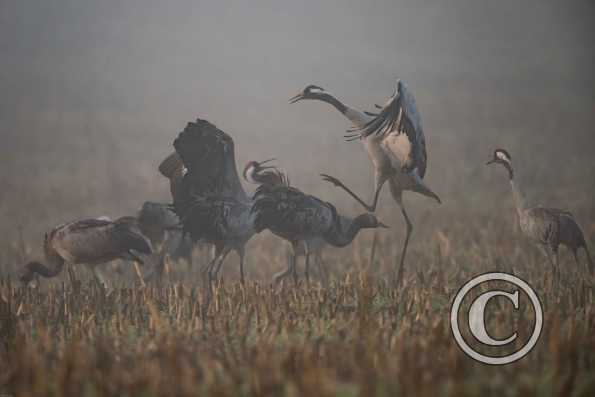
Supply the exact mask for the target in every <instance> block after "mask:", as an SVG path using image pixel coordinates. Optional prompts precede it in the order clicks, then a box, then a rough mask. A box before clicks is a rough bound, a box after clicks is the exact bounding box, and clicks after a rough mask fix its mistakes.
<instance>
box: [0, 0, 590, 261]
mask: <svg viewBox="0 0 595 397" xmlns="http://www.w3.org/2000/svg"><path fill="white" fill-rule="evenodd" d="M0 59H1V62H0V120H1V123H0V137H1V138H2V139H1V144H0V145H1V146H0V186H1V193H0V233H2V235H3V236H4V241H3V242H2V244H12V241H13V240H15V239H17V238H18V236H19V235H22V236H23V238H24V239H26V240H27V241H31V242H32V243H33V244H38V243H40V242H41V241H42V236H43V233H44V232H45V231H46V230H47V229H48V228H49V227H52V226H54V225H56V224H58V223H62V222H65V221H68V220H71V219H74V218H79V217H85V216H99V215H103V214H106V215H110V216H113V217H117V216H121V215H126V214H131V213H133V212H134V211H136V209H138V208H139V207H140V205H141V204H142V202H143V201H145V200H153V201H169V200H170V199H169V189H168V184H167V181H166V180H165V179H164V178H163V177H161V176H160V175H159V174H158V172H157V169H156V167H157V165H158V164H159V162H160V161H161V160H162V159H163V157H164V156H165V155H167V154H168V153H169V152H170V151H171V150H172V146H171V144H172V141H173V139H174V138H175V137H176V135H177V133H178V132H179V131H180V130H182V129H183V128H184V126H185V124H186V122H188V121H191V120H193V119H195V118H196V117H201V118H206V119H208V120H209V121H211V122H213V123H214V124H215V125H217V126H218V127H219V128H221V129H222V130H224V131H225V132H227V133H228V134H230V135H231V136H232V137H233V138H234V140H235V142H236V156H237V159H238V167H243V165H244V164H245V163H246V162H247V161H249V160H262V159H265V158H269V157H277V158H278V162H277V163H278V165H280V166H281V167H282V168H283V169H284V170H286V171H287V172H288V173H289V175H290V178H291V180H292V182H293V184H294V185H296V186H297V187H299V188H302V189H304V190H307V191H308V192H311V193H315V194H318V195H320V196H321V197H322V198H324V199H326V200H331V201H334V202H336V203H338V204H339V206H340V207H341V208H342V209H343V210H345V211H347V212H348V213H351V214H354V213H355V212H356V208H357V207H356V206H355V205H354V204H353V203H352V202H351V201H350V200H349V199H348V198H347V197H346V196H345V195H344V194H343V193H342V192H340V191H338V190H335V189H334V188H332V187H331V186H328V185H326V184H325V183H324V182H323V181H322V180H321V179H320V177H319V176H318V174H319V173H320V172H327V173H330V174H332V175H334V176H337V177H339V178H341V179H342V180H343V181H344V182H345V183H346V184H348V185H352V186H353V187H354V188H355V190H357V191H358V192H361V194H362V195H363V196H364V197H366V198H367V197H371V194H372V171H371V166H370V163H369V161H368V159H367V156H366V154H365V152H364V151H363V149H362V147H361V145H360V144H359V143H358V142H354V143H347V142H345V141H344V140H343V138H342V135H343V132H344V131H345V129H346V128H348V127H349V124H348V123H347V121H346V119H344V118H343V116H342V115H340V114H339V113H338V112H336V111H335V110H334V109H333V108H331V107H330V106H329V105H327V104H324V103H321V102H314V101H312V102H310V101H303V102H299V103H297V104H293V105H290V104H288V99H289V98H290V97H291V96H293V95H295V94H296V93H297V92H298V91H300V90H302V89H303V88H304V87H305V86H306V85H307V84H311V83H313V84H317V85H320V86H322V87H324V88H325V89H327V90H328V91H329V92H331V93H333V94H334V95H336V96H337V97H338V98H339V99H341V100H343V101H344V102H346V103H348V104H350V105H352V106H356V107H358V108H360V109H364V110H372V109H373V104H374V103H382V102H384V100H385V99H386V97H387V96H389V95H390V94H391V93H392V91H393V87H394V83H395V81H396V78H401V79H403V80H404V81H406V82H407V83H408V84H409V86H410V88H411V89H412V91H413V93H414V94H415V96H416V99H417V103H418V106H419V108H420V111H421V114H422V119H423V123H424V130H425V133H426V139H427V145H428V157H429V159H428V171H427V175H426V179H427V183H428V185H429V186H430V187H432V189H433V190H434V191H435V192H437V193H438V194H439V195H440V196H441V198H442V200H443V202H444V204H443V205H442V206H438V205H436V204H435V203H434V202H432V201H431V200H429V199H426V198H423V197H421V196H419V195H415V194H412V193H407V194H406V195H405V202H406V204H407V207H408V209H410V210H411V213H412V218H413V219H414V223H416V226H417V225H420V226H419V227H418V228H416V231H415V234H414V237H413V243H414V244H415V241H416V240H420V239H422V240H423V238H424V235H430V234H431V232H432V231H433V230H443V229H448V228H449V225H451V224H453V223H454V222H457V221H460V220H463V221H464V220H466V219H475V220H476V221H477V222H480V223H481V222H484V223H485V221H486V219H496V220H498V219H502V222H508V223H512V221H513V220H514V218H513V212H512V199H511V196H510V192H509V185H508V183H507V181H506V174H505V172H504V171H503V170H501V169H495V168H488V167H485V166H484V163H485V162H486V161H487V160H488V159H489V157H490V156H491V154H492V151H493V149H495V148H496V147H504V148H506V149H508V150H509V151H510V153H511V154H512V157H513V161H514V165H515V167H516V169H517V171H518V172H517V173H518V175H519V178H521V180H522V182H523V187H524V190H525V191H526V193H527V195H528V196H529V199H530V202H533V203H543V204H544V205H552V206H559V207H563V208H568V209H570V210H571V211H573V213H575V215H577V217H579V220H580V223H581V224H582V225H583V227H584V228H585V229H586V230H585V231H586V234H587V235H591V236H592V235H594V233H595V206H594V205H593V203H594V200H593V197H594V195H595V178H594V175H595V160H594V158H593V149H594V147H595V145H594V143H595V139H594V138H593V134H594V132H595V131H594V130H595V128H594V127H593V126H594V123H595V77H594V73H593V71H594V70H595V2H593V1H591V0H576V1H566V2H562V1H553V0H530V1H523V2H519V1H518V0H514V1H513V0H504V1H477V0H457V1H448V2H438V1H436V2H434V1H419V0H417V1H395V0H391V1H373V2H362V1H357V2H355V1H338V0H337V1H310V2H304V1H279V0H275V1H258V2H241V1H237V2H235V1H234V2H232V1H197V0H194V1H170V2H162V1H146V0H143V1H140V0H136V1H102V2H91V1H80V0H53V1H28V0H20V1H9V0H0ZM247 189H248V190H249V191H252V189H253V187H251V186H247ZM357 211H360V209H357ZM379 212H380V214H381V216H382V217H383V218H388V219H389V221H387V223H390V224H391V226H393V227H392V228H391V231H390V233H393V234H394V235H395V236H396V237H398V241H399V244H400V242H401V239H402V237H403V235H404V224H403V221H402V220H401V218H400V214H399V213H398V211H397V209H396V206H395V204H394V203H393V202H392V200H391V199H390V197H389V194H388V189H386V192H384V195H383V197H382V199H381V206H380V210H379ZM591 244H592V242H591ZM248 249H249V248H248ZM414 249H415V247H414ZM414 252H415V251H414Z"/></svg>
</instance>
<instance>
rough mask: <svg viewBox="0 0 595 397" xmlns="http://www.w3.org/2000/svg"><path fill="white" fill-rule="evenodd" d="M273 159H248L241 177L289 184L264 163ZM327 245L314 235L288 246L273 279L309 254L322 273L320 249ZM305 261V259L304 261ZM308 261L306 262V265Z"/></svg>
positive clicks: (284, 176)
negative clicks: (284, 260)
mask: <svg viewBox="0 0 595 397" xmlns="http://www.w3.org/2000/svg"><path fill="white" fill-rule="evenodd" d="M272 160H275V159H269V160H265V161H260V162H259V161H250V162H248V163H247V164H246V166H245V167H244V172H243V174H242V175H243V177H244V180H246V181H247V182H249V183H253V184H257V185H268V186H289V184H290V183H289V178H288V177H287V175H286V174H285V173H283V172H281V171H280V170H279V169H278V168H277V167H275V166H271V165H268V166H267V165H264V164H266V163H268V162H269V161H272ZM326 246H327V244H326V243H325V241H324V239H322V238H320V237H314V238H310V239H307V240H305V241H301V242H300V243H299V244H298V245H297V249H294V248H293V246H290V248H289V250H288V252H287V257H288V260H287V268H286V269H285V270H284V271H282V272H279V273H277V274H275V276H274V280H275V282H278V281H279V280H281V279H282V278H284V277H285V276H287V275H289V274H290V273H291V272H292V271H293V270H294V269H295V262H296V261H297V259H298V257H300V256H304V257H305V256H306V253H307V254H308V255H311V256H312V257H313V258H314V262H315V265H316V266H318V270H319V272H320V273H321V274H322V272H323V270H322V268H321V266H322V251H323V250H324V248H325V247H326ZM306 262H307V261H306ZM308 264H309V263H306V265H308ZM305 274H306V279H308V278H309V274H310V273H309V266H306V271H305Z"/></svg>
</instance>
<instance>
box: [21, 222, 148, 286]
mask: <svg viewBox="0 0 595 397" xmlns="http://www.w3.org/2000/svg"><path fill="white" fill-rule="evenodd" d="M43 250H44V256H45V262H46V263H47V264H43V263H41V262H38V261H33V262H29V263H27V264H26V265H25V267H24V271H23V274H22V275H21V277H20V280H21V281H22V282H23V283H25V284H28V283H29V282H30V281H31V280H32V279H33V277H34V275H35V274H39V275H41V276H43V277H46V278H49V277H55V276H57V275H58V274H60V272H61V271H62V268H63V267H64V264H72V265H80V264H85V265H87V266H89V267H90V268H91V269H92V271H93V274H94V275H95V277H96V279H97V280H98V281H99V283H100V284H102V285H103V286H104V287H105V288H106V289H109V285H108V282H107V280H106V279H105V277H104V276H103V274H102V273H101V272H100V271H99V269H98V268H97V265H98V264H101V263H106V262H110V261H112V260H115V259H125V260H131V261H137V262H139V263H143V260H142V258H141V257H140V256H139V254H140V255H149V254H151V252H152V249H151V243H150V241H149V240H148V239H147V238H146V237H145V236H144V235H143V234H142V233H141V232H140V230H139V228H138V226H137V222H136V218H134V217H122V218H119V219H117V220H115V221H112V220H111V219H109V218H108V217H105V216H103V217H98V218H86V219H80V220H76V221H72V222H68V223H65V224H62V225H59V226H56V227H55V228H53V229H52V230H51V231H50V232H49V233H46V235H45V240H44V244H43Z"/></svg>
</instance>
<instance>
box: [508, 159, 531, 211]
mask: <svg viewBox="0 0 595 397" xmlns="http://www.w3.org/2000/svg"><path fill="white" fill-rule="evenodd" d="M504 166H505V167H506V169H507V170H508V178H509V179H510V187H511V188H512V197H513V199H514V205H515V207H516V210H517V212H518V213H519V214H521V213H522V212H523V211H524V210H525V209H526V208H527V201H526V199H525V195H524V194H523V192H522V191H521V189H520V188H519V186H518V184H517V182H516V180H515V179H514V170H513V169H512V165H510V164H504Z"/></svg>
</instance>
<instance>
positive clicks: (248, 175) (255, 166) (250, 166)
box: [243, 158, 276, 184]
mask: <svg viewBox="0 0 595 397" xmlns="http://www.w3.org/2000/svg"><path fill="white" fill-rule="evenodd" d="M273 160H276V159H274V158H272V159H268V160H264V161H260V162H258V161H249V162H248V163H247V164H246V166H245V167H244V172H243V176H244V180H246V181H247V182H250V183H255V184H260V182H259V181H258V180H257V179H258V178H257V177H258V174H259V173H260V172H262V171H263V170H268V169H274V168H275V167H274V166H264V165H263V164H266V163H268V162H269V161H273Z"/></svg>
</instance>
